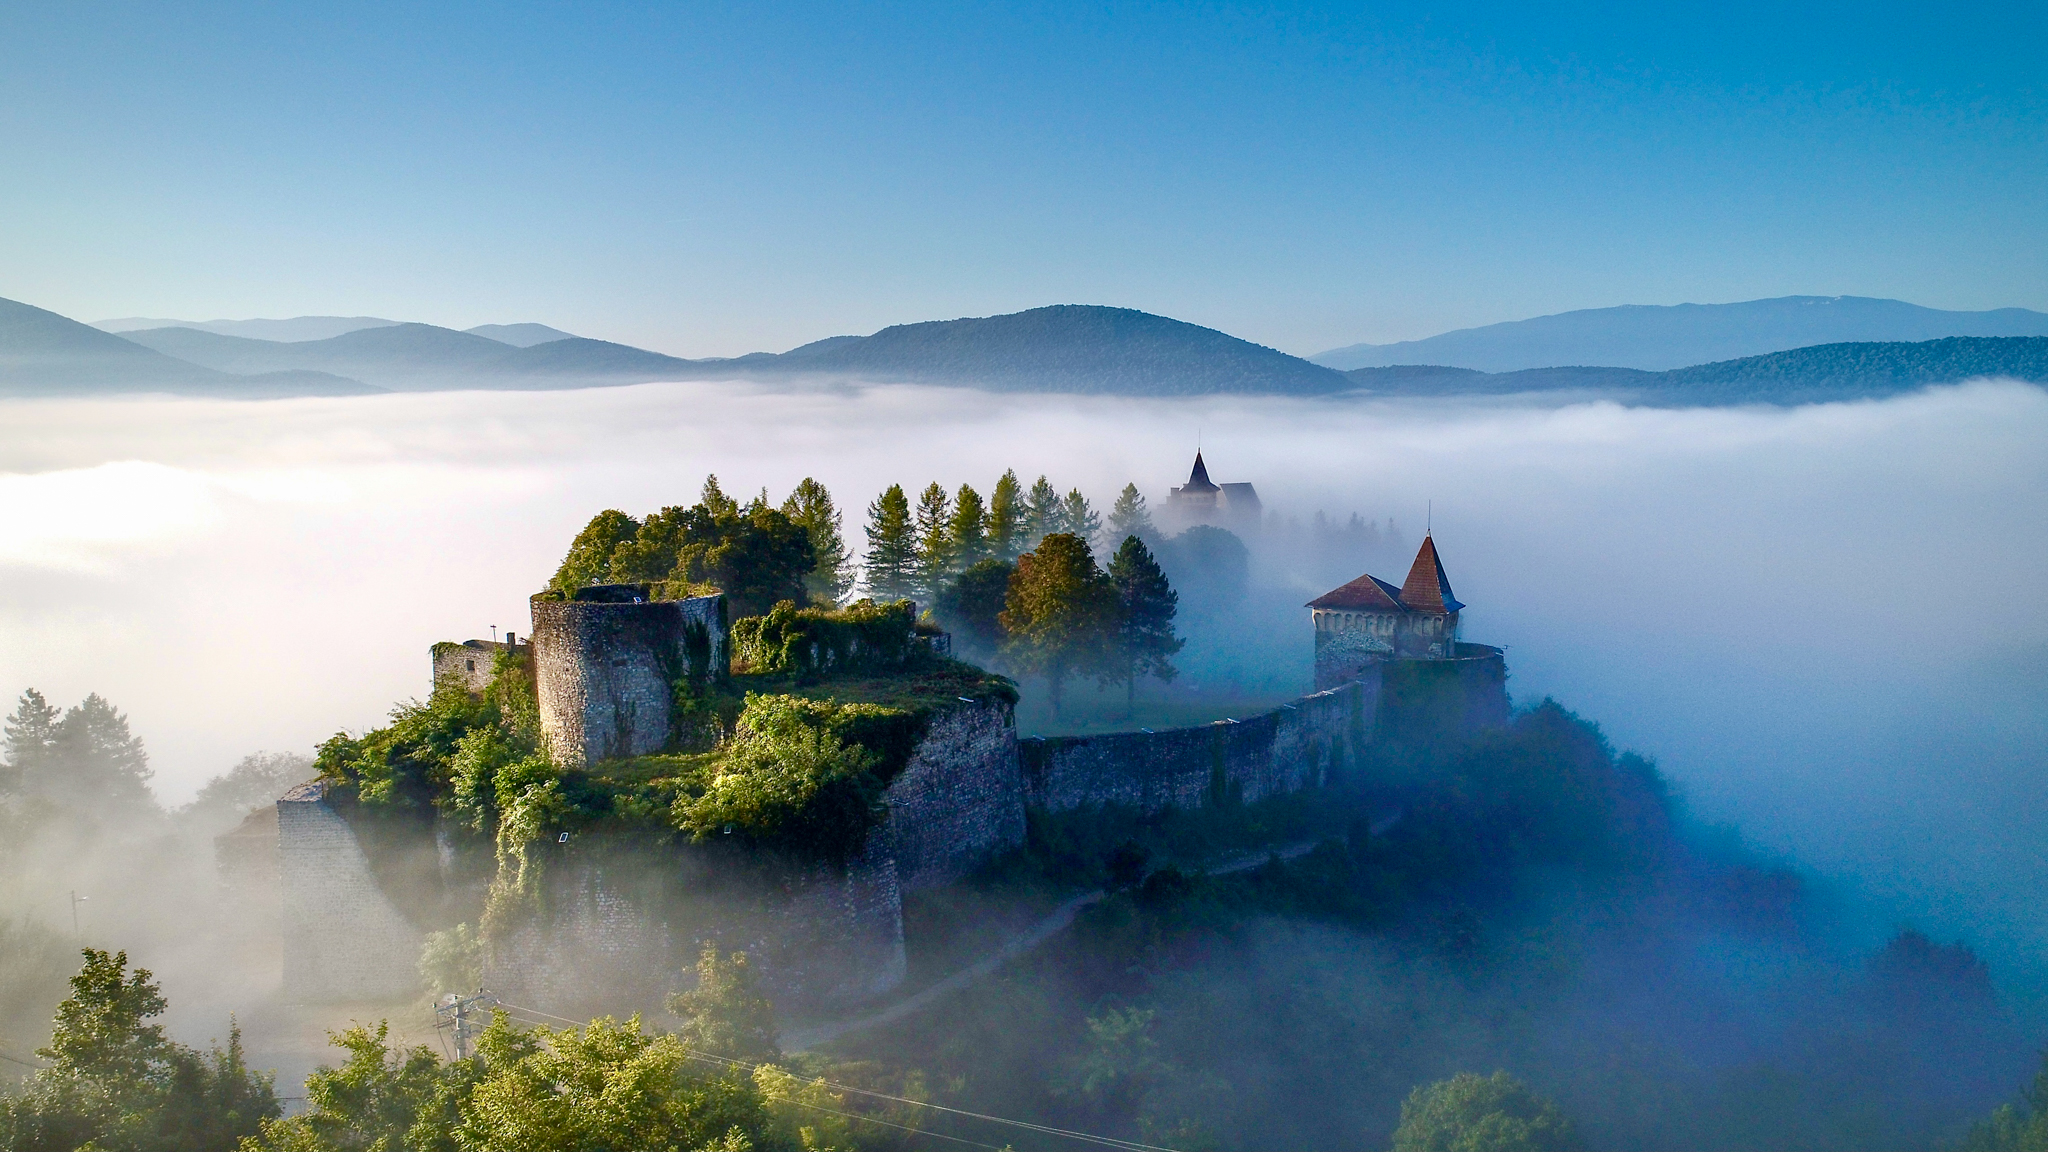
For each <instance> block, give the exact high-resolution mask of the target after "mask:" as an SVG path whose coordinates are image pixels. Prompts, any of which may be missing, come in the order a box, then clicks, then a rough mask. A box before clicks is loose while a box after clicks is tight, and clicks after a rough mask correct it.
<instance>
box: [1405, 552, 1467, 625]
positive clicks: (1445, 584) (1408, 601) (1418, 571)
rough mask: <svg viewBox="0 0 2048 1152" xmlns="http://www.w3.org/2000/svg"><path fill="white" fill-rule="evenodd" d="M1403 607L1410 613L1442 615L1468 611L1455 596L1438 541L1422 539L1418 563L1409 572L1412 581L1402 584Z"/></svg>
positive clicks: (1416, 560) (1408, 580)
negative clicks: (1438, 553) (1445, 572)
mask: <svg viewBox="0 0 2048 1152" xmlns="http://www.w3.org/2000/svg"><path fill="white" fill-rule="evenodd" d="M1401 603H1402V605H1403V606H1405V607H1406V608H1408V609H1409V610H1410V611H1414V612H1435V613H1439V614H1442V615H1448V614H1450V613H1452V612H1456V611H1457V610H1458V609H1460V608H1463V607H1464V605H1463V604H1460V603H1458V598H1457V597H1456V596H1453V595H1451V578H1450V577H1449V576H1446V575H1444V562H1443V561H1442V560H1441V559H1439V558H1438V557H1437V554H1436V541H1434V540H1432V539H1430V538H1429V537H1427V536H1424V537H1423V538H1422V547H1421V549H1419V550H1418V551H1417V552H1416V553H1415V563H1414V565H1413V566H1412V567H1410V568H1409V569H1408V579H1406V580H1403V581H1402V582H1401Z"/></svg>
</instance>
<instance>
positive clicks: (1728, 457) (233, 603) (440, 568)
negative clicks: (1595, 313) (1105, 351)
mask: <svg viewBox="0 0 2048 1152" xmlns="http://www.w3.org/2000/svg"><path fill="white" fill-rule="evenodd" d="M0 410H4V420H0V428H4V431H0V580H4V581H5V586H6V588H7V590H8V595H7V596H6V597H4V598H0V689H4V690H5V691H6V692H7V693H8V694H9V695H10V697H11V696H12V695H14V694H17V693H19V691H20V690H21V689H23V688H25V687H29V686H35V687H38V688H40V689H42V690H43V691H44V692H45V693H46V694H48V695H49V696H50V697H51V698H52V699H54V700H58V701H60V702H66V703H68V702H71V701H75V700H76V699H78V698H80V697H82V696H84V695H85V694H86V693H87V692H91V691H97V692H99V693H101V694H103V695H105V696H107V697H108V698H109V699H111V700H113V701H114V702H115V703H116V704H118V705H119V706H121V707H122V708H124V709H126V710H127V711H128V712H129V713H130V715H131V719H132V721H133V724H134V727H135V730H136V731H137V732H138V733H139V734H140V735H142V737H143V738H144V739H145V740H146V741H147V742H148V745H149V747H150V750H151V753H152V755H153V758H154V761H153V762H154V764H155V766H156V769H157V780H156V783H157V786H158V789H159V792H160V793H161V794H163V795H164V796H165V797H166V798H167V799H170V800H174V801H175V800H182V799H184V798H186V797H187V796H189V795H190V793H191V792H192V790H194V789H195V788H196V787H197V786H198V785H199V784H200V783H201V782H202V781H203V780H205V779H206V778H207V777H208V776H211V775H213V774H216V773H219V772H222V771H225V770H226V769H227V768H228V767H229V766H230V765H232V764H233V763H234V762H235V761H236V760H237V759H239V758H240V757H241V756H242V755H243V754H245V753H247V752H250V751H253V750H255V749H258V748H270V749H277V750H294V751H307V750H309V749H310V747H311V745H312V744H313V743H315V742H316V741H318V740H319V739H321V738H322V737H324V736H326V735H327V734H329V733H331V732H333V731H334V730H335V729H337V728H341V727H349V728H361V727H364V726H366V725H369V724H371V723H373V722H376V721H377V720H378V719H379V718H380V717H381V716H382V715H383V713H384V712H385V711H386V710H387V709H388V708H389V706H390V704H391V702H392V701H393V700H394V699H397V698H401V697H405V696H410V695H417V694H420V693H422V692H424V690H425V688H426V687H427V676H428V665H427V646H428V645H429V644H431V643H433V642H434V641H437V640H442V639H463V638H467V637H471V636H484V635H488V634H489V630H490V628H491V627H492V626H493V625H496V626H497V627H498V628H499V629H500V630H502V629H505V628H512V629H515V630H517V631H521V632H524V631H525V630H526V623H527V620H526V613H525V597H526V595H527V594H528V593H529V592H531V591H533V590H534V589H536V588H538V587H539V586H540V585H541V583H542V582H543V581H544V580H545V579H546V578H547V576H548V575H549V574H550V573H551V572H552V570H553V567H554V565H555V563H556V562H557V560H558V559H559V558H560V555H561V553H562V551H563V550H564V548H565V547H566V545H567V542H568V540H569V538H570V537H571V536H572V535H573V534H574V533H575V531H576V530H577V529H578V528H579V527H580V526H581V525H582V524H583V522H584V521H585V520H587V519H588V518H589V516H590V515H591V514H592V513H593V512H595V511H597V510H599V509H601V508H606V507H617V508H622V509H625V510H627V511H629V512H633V513H636V514H637V513H643V512H646V511H650V510H652V509H654V508H657V507H659V506H661V505H664V504H671V503H687V502H690V501H691V500H693V499H694V498H695V494H696V492H697V489H698V486H699V485H700V484H701V482H702V480H703V478H704V475H705V473H707V472H716V473H717V474H718V475H719V477H720V479H721V481H722V482H723V483H724V485H725V487H726V489H727V490H728V491H731V492H734V493H736V494H745V493H751V492H753V491H755V490H756V489H758V488H760V487H762V486H766V487H767V488H768V490H769V492H770V494H771V495H772V496H773V497H775V498H776V499H778V500H779V499H780V498H781V497H782V495H783V494H784V493H785V492H786V491H787V490H788V489H789V487H790V486H791V485H792V484H794V483H795V482H796V481H797V480H799V479H801V478H803V477H804V476H807V475H809V476H816V477H817V478H818V479H820V480H822V481H824V482H825V483H826V484H827V485H828V486H829V487H830V488H831V490H832V491H833V493H834V495H835V496H836V497H837V498H838V499H839V501H840V502H841V504H842V506H843V507H844V508H845V509H846V510H847V514H848V525H847V527H848V534H849V536H850V537H852V538H853V539H854V540H855V541H856V542H858V534H859V522H860V512H861V509H862V508H864V507H865V505H866V504H867V502H868V501H869V500H871V499H873V497H874V496H875V494H876V493H877V492H878V491H879V490H880V489H881V488H882V487H884V486H885V485H887V484H889V483H892V482H901V483H903V484H905V485H911V484H917V485H922V484H923V483H925V482H926V481H929V480H939V481H941V482H942V483H944V484H946V485H947V486H949V487H952V486H955V485H958V484H960V483H963V482H966V483H972V484H974V485H976V486H977V487H979V488H981V489H982V490H983V491H984V492H985V491H986V490H987V486H988V485H989V484H990V483H992V482H993V481H994V479H995V478H996V476H997V475H999V474H1000V473H1001V471H1002V469H1003V468H1004V467H1006V466H1007V467H1015V468H1016V469H1017V470H1018V472H1019V473H1020V474H1021V475H1023V476H1024V477H1025V479H1026V481H1027V482H1028V481H1029V480H1030V479H1031V478H1032V477H1034V476H1036V475H1038V474H1039V473H1041V472H1043V473H1045V474H1046V475H1048V476H1049V477H1050V478H1051V479H1052V481H1053V482H1054V483H1055V484H1057V485H1058V486H1059V487H1060V488H1061V489H1062V490H1064V489H1065V488H1067V487H1071V486H1078V487H1080V488H1081V489H1083V490H1084V491H1085V492H1087V493H1088V494H1089V495H1090V496H1091V497H1092V498H1094V499H1095V500H1096V502H1097V504H1098V506H1100V505H1106V504H1107V502H1108V501H1109V499H1110V498H1111V497H1112V496H1113V495H1114V494H1115V492H1116V490H1117V489H1118V488H1120V487H1121V486H1122V485H1123V484H1124V483H1125V482H1126V481H1135V482H1136V483H1137V484H1138V486H1139V487H1140V488H1141V489H1142V490H1143V491H1144V492H1145V494H1146V495H1147V496H1148V497H1149V498H1150V499H1151V500H1152V501H1153V502H1154V503H1155V504H1157V503H1160V502H1163V500H1164V497H1165V495H1166V489H1167V487H1168V486H1169V485H1171V484H1176V483H1179V482H1180V481H1181V480H1182V479H1183V478H1184V477H1185V476H1186V472H1187V465H1188V461H1189V458H1190V457H1191V455H1192V450H1193V446H1194V442H1195V440H1196V438H1197V436H1198V435H1199V436H1200V437H1201V439H1202V442H1203V444H1204V447H1205V449H1206V452H1207V456H1208V460H1209V464H1210V470H1211V474H1212V476H1214V477H1215V478H1216V479H1217V480H1219V481H1239V480H1249V481H1252V482H1254V483H1256V484H1257V485H1258V487H1259V491H1260V493H1261V495H1262V496H1263V497H1264V498H1265V501H1266V504H1267V506H1268V508H1269V509H1272V510H1276V511H1278V512H1280V513H1282V514H1283V515H1294V516H1299V517H1302V518H1304V519H1306V518H1308V517H1310V516H1312V515H1313V514H1314V513H1315V512H1316V511H1318V510H1322V511H1325V512H1328V513H1330V514H1333V515H1336V516H1339V517H1343V516H1348V515H1349V514H1350V513H1352V512H1357V513H1359V514H1361V515H1362V516H1364V517H1366V518H1367V519H1373V520H1380V521H1385V520H1386V519H1388V518H1392V519H1393V520H1394V521H1395V522H1396V523H1397V525H1398V526H1399V528H1400V530H1401V532H1402V533H1403V534H1404V535H1405V536H1406V538H1407V539H1408V540H1409V541H1410V542H1411V544H1412V542H1413V541H1415V540H1417V539H1419V537H1420V535H1421V531H1422V529H1423V527H1424V519H1425V516H1426V515H1427V516H1431V517H1433V521H1434V527H1435V530H1436V536H1437V540H1438V543H1439V545H1440V546H1441V548H1442V551H1443V554H1444V557H1445V562H1446V564H1447V566H1448V568H1449V571H1450V574H1451V578H1452V580H1453V582H1454V584H1455V586H1456V588H1457V591H1458V594H1459V596H1460V598H1462V599H1464V600H1465V601H1467V602H1468V603H1469V604H1470V605H1471V608H1470V610H1469V612H1468V614H1467V624H1466V632H1467V635H1468V636H1469V637H1470V638H1472V639H1476V640H1482V641H1486V642H1491V643H1498V644H1506V645H1508V648H1509V662H1510V667H1511V670H1512V673H1513V680H1512V681H1511V684H1510V688H1511V690H1512V691H1513V692H1514V693H1515V695H1516V697H1517V699H1518V700H1520V701H1523V702H1529V701H1533V700H1535V699H1538V698H1540V697H1541V696H1543V695H1546V694H1549V695H1555V696H1556V697H1558V698H1559V699H1560V700H1562V701H1563V702H1565V703H1566V704H1567V705H1568V706H1570V707H1572V708H1574V709H1576V710H1578V711H1580V712H1582V713H1584V714H1586V715H1588V716H1589V717H1592V718H1594V719H1597V720H1598V721H1600V722H1601V723H1602V724H1603V725H1604V726H1605V727H1606V729H1607V731H1608V732H1609V733H1610V735H1611V736H1613V737H1614V738H1615V740H1616V742H1617V743H1621V744H1625V745H1628V746H1631V747H1635V748H1638V749H1641V750H1642V751H1644V752H1646V753H1649V754H1651V755H1654V756H1656V757H1658V758H1659V760H1660V761H1661V762H1662V764H1663V766H1664V767H1665V769H1666V771H1667V772H1668V773H1669V774H1670V775H1671V776H1672V777H1674V778H1675V779H1676V780H1677V781H1678V782H1679V783H1680V784H1681V786H1682V787H1683V788H1684V789H1685V791H1686V794H1687V796H1688V798H1689V801H1690V803H1691V805H1692V807H1693V809H1694V810H1695V811H1696V812H1698V813H1699V814H1701V815H1703V816H1705V817H1708V818H1710V819H1714V820H1723V821H1729V822H1733V823H1737V824H1740V825H1741V827H1742V828H1743V830H1744V831H1745V832H1746V833H1747V834H1748V835H1750V836H1751V837H1752V838H1754V839H1756V840H1757V841H1759V842H1761V843H1763V844H1766V845H1768V846H1770V847H1773V848H1775V849H1778V850H1781V851H1783V852H1785V853H1786V854H1787V855H1788V856H1791V857H1793V858H1795V859H1796V860H1798V861H1799V862H1801V863H1802V864H1805V865H1808V866H1811V867H1814V868H1818V869H1821V870H1824V871H1828V872H1831V873H1834V874H1836V875H1838V876H1840V877H1842V879H1843V883H1844V885H1845V887H1846V888H1847V889H1848V891H1849V893H1850V894H1851V895H1852V896H1856V897H1858V898H1862V899H1865V900H1866V901H1867V903H1868V904H1869V906H1870V907H1871V908H1873V909H1874V910H1875V911H1874V912H1873V917H1874V919H1877V920H1883V919H1885V918H1905V919H1912V920H1914V921H1915V922H1916V923H1919V924H1921V925H1922V926H1924V927H1927V928H1929V929H1930V930H1933V931H1937V932H1943V933H1945V934H1948V935H1956V934H1961V935H1963V936H1964V938H1966V939H1969V940H1971V941H1972V942H1973V943H1976V944H1978V945H1980V946H1981V947H1983V948H1984V949H1985V950H1986V952H1987V953H1988V954H1989V955H1991V956H1992V957H1994V958H1995V959H2002V960H2003V961H2004V962H2005V964H2004V967H2005V970H2006V971H2007V972H2008V973H2012V972H2016V971H2019V970H2020V969H2019V968H2018V965H2019V964H2020V959H2019V958H2020V957H2021V955H2022V954H2023V953H2024V952H2026V951H2027V950H2029V949H2033V950H2038V949H2039V948H2040V946H2041V945H2043V944H2048V915H2044V914H2043V913H2042V912H2041V911H2040V909H2039V906H2038V902H2037V901H2034V900H2032V899H2031V894H2032V893H2034V892H2038V891H2040V890H2041V889H2042V888H2043V887H2048V853H2044V852H2043V851H2042V848H2043V844H2042V838H2043V834H2042V833H2041V832H2040V829H2041V828H2042V827H2044V826H2048V821H2044V820H2043V819H2042V817H2043V816H2048V812H2044V811H2043V810H2042V809H2043V802H2042V801H2041V799H2040V798H2039V790H2038V787H2037V785H2038V781H2039V780H2040V778H2041V773H2042V771H2043V769H2044V767H2048V764H2044V753H2043V752H2042V751H2041V749H2042V748H2044V747H2048V741H2044V739H2043V737H2044V735H2048V703H2044V701H2048V602H2044V598H2043V597H2042V595H2041V593H2042V591H2043V577H2042V575H2041V574H2042V573H2043V572H2044V571H2048V533H2043V532H2042V531H2041V530H2040V525H2041V524H2042V523H2048V454H2044V453H2043V452H2042V451H2041V445H2043V444H2044V443H2048V393H2044V392H2042V391H2041V390H2039V389H2036V388H2031V387H2026V386H2020V385H2007V384H1997V383H1988V384H1986V383H1980V384H1973V385H1968V386H1964V387H1960V388H1952V389H1943V390H1937V391H1933V392H1929V393H1923V394H1919V395H1914V396H1908V397H1903V398H1898V399H1894V400H1890V401H1884V402H1877V403H1856V404H1841V405H1826V406H1818V407H1809V408H1801V409H1793V410H1747V409H1714V410H1697V411H1667V410H1646V409H1626V408H1621V407H1618V406H1615V405H1611V404H1588V405H1579V406H1570V407H1540V406H1517V405H1515V404H1512V403H1505V404H1504V403H1499V402H1493V403H1473V402H1435V403H1419V402H1401V403H1396V402H1364V401H1358V400H1337V401H1294V400H1251V399H1233V398H1211V399H1203V400H1173V401H1126V400H1114V399H1095V398H1081V397H1045V396H988V395H983V394H978V393H972V392H966V391H951V390H942V389H917V388H876V389H871V390H865V391H854V390H844V391H814V392H800V393H795V392H780V391H772V390H758V389H753V388H749V387H746V386H739V385H725V384H679V385H648V386H642V387H634V388H619V389H607V390H598V391H589V392H569V393H559V392H557V393H445V394H435V395H415V396H391V397H374V398H364V399H347V400H305V401H281V402H270V403H240V404H238V403H225V402H208V401H173V400H152V399H133V400H118V401H95V402H91V403H73V402H56V401H50V402H7V403H5V404H0ZM1426 509H1430V510H1431V511H1427V512H1426ZM1377 574H1378V575H1381V576H1384V577H1388V578H1392V579H1396V580H1398V579H1399V577H1400V576H1401V575H1402V572H1401V571H1398V570H1388V571H1382V572H1379V573H1377ZM1273 578H1274V579H1280V580H1285V579H1287V576H1286V574H1285V573H1284V572H1276V574H1275V575H1274V576H1273ZM1307 579H1308V578H1307V577H1302V578H1300V580H1301V581H1303V583H1302V586H1301V587H1300V588H1299V589H1297V591H1299V592H1300V593H1302V599H1307V598H1308V597H1309V596H1311V595H1314V594H1316V593H1318V592H1321V591H1323V590H1324V589H1323V588H1320V587H1314V586H1311V585H1310V584H1308V583H1306V582H1305V581H1306V580H1307ZM1300 628H1301V636H1300V640H1301V645H1302V648H1301V650H1302V653H1303V660H1304V662H1305V661H1306V658H1307V657H1306V654H1307V643H1308V623H1307V618H1306V612H1303V613H1302V618H1301V621H1300ZM1305 671H1306V669H1305V667H1304V674H1305ZM61 912H62V910H61V909H52V910H46V911H45V918H46V919H48V920H51V921H53V922H54V921H56V920H57V918H58V916H59V914H60V913H61ZM1892 926H1893V925H1892V924H1890V923H1873V925H1872V931H1873V933H1880V932H1883V931H1886V930H1888V929H1889V928H1890V927H1892ZM2036 975H2038V973H2037V974H2036Z"/></svg>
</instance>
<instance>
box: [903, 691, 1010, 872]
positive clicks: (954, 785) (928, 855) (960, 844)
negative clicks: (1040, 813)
mask: <svg viewBox="0 0 2048 1152" xmlns="http://www.w3.org/2000/svg"><path fill="white" fill-rule="evenodd" d="M883 801H884V802H885V803H886V804H888V806H889V819H888V822H887V824H886V825H885V827H884V828H882V829H878V830H877V834H878V835H881V834H886V835H887V837H888V840H889V842H890V850H891V851H892V853H893V854H894V856H895V859H896V875H897V879H898V880H899V882H900V883H901V884H902V886H903V887H904V889H905V890H907V891H916V890H917V889H920V888H932V887H937V886H939V885H942V884H950V883H952V882H953V881H955V880H958V879H960V878H961V877H962V876H965V875H966V874H967V873H969V872H971V871H973V870H974V869H975V868H976V867H977V866H979V865H980V864H982V863H983V862H985V861H987V860H989V859H991V858H993V857H995V856H998V855H1001V854H1002V853H1003V852H1005V851H1007V850H1008V849H1011V848H1014V847H1016V846H1018V845H1020V844H1022V843H1024V779H1023V777H1022V775H1020V774H1019V772H1018V770H1017V724H1016V718H1015V716H1014V715H1013V714H1012V712H1011V709H1010V706H1009V705H1008V704H1005V703H1002V702H1000V701H981V702H977V703H962V704H961V705H960V706H959V707H957V708H948V709H946V710H945V711H943V712H941V713H939V714H938V715H937V716H935V717H934V718H933V719H932V722H931V726H930V727H929V728H928V729H926V731H925V735H924V739H923V740H921V741H920V742H919V743H918V746H917V750H916V751H915V752H913V753H912V754H911V757H910V763H909V764H907V765H905V767H904V769H903V771H902V772H901V773H899V774H898V775H897V777H896V779H894V780H892V781H890V782H889V789H888V791H887V792H886V793H884V795H883Z"/></svg>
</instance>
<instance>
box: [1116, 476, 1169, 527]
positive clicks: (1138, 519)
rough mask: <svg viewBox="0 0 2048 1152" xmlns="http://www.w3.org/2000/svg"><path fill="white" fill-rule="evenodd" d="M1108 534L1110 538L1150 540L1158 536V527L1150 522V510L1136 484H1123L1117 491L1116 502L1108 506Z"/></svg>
mask: <svg viewBox="0 0 2048 1152" xmlns="http://www.w3.org/2000/svg"><path fill="white" fill-rule="evenodd" d="M1109 536H1110V539H1112V540H1121V539H1123V538H1124V537H1126V536H1136V537H1139V538H1140V539H1150V540H1156V539H1158V538H1159V529H1158V528H1157V527H1155V526H1154V525H1153V523H1152V512H1151V510H1150V509H1148V508H1146V507H1145V497H1144V494H1143V493H1141V492H1139V491H1138V486H1137V485H1136V484H1126V485H1124V490H1123V491H1122V492H1119V493H1117V497H1116V503H1115V504H1113V505H1111V506H1110V509H1109Z"/></svg>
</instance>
